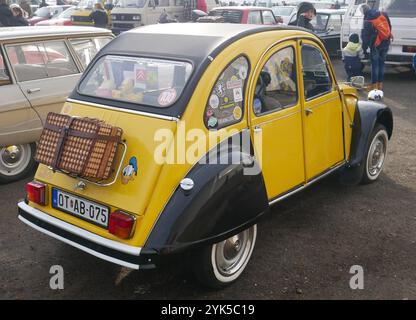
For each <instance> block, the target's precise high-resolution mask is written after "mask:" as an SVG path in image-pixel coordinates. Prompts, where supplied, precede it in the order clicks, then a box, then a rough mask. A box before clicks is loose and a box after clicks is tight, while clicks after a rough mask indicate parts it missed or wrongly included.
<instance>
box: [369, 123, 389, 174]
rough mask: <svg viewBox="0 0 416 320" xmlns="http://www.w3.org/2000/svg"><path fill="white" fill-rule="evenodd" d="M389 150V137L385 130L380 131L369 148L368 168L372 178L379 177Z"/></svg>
mask: <svg viewBox="0 0 416 320" xmlns="http://www.w3.org/2000/svg"><path fill="white" fill-rule="evenodd" d="M386 151H387V137H386V133H385V132H384V131H379V132H378V133H377V135H376V136H375V137H374V139H373V141H372V143H371V145H370V149H369V150H368V157H367V168H368V175H369V177H370V178H373V179H375V178H377V177H378V175H379V174H380V173H381V170H382V169H383V165H384V160H385V158H386Z"/></svg>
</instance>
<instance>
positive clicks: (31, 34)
mask: <svg viewBox="0 0 416 320" xmlns="http://www.w3.org/2000/svg"><path fill="white" fill-rule="evenodd" d="M91 33H108V34H111V32H110V30H108V29H101V28H94V27H75V26H41V27H38V26H30V27H3V28H1V32H0V40H10V39H12V40H13V39H21V38H26V39H27V38H39V37H48V36H66V35H82V34H91Z"/></svg>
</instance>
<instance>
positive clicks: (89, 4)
mask: <svg viewBox="0 0 416 320" xmlns="http://www.w3.org/2000/svg"><path fill="white" fill-rule="evenodd" d="M95 2H96V0H81V1H80V2H79V3H78V7H79V8H93V7H94V3H95Z"/></svg>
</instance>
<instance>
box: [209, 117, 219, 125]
mask: <svg viewBox="0 0 416 320" xmlns="http://www.w3.org/2000/svg"><path fill="white" fill-rule="evenodd" d="M217 123H218V120H217V118H215V117H210V118H209V119H208V127H210V128H214V127H215V126H216V125H217Z"/></svg>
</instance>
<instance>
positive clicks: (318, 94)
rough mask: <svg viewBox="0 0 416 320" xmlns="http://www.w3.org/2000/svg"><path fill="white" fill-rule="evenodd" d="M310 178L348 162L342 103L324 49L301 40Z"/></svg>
mask: <svg viewBox="0 0 416 320" xmlns="http://www.w3.org/2000/svg"><path fill="white" fill-rule="evenodd" d="M301 58H302V75H303V81H302V82H303V91H304V105H303V119H304V143H305V167H306V179H307V180H310V179H312V178H314V177H316V176H317V175H319V174H321V173H323V172H324V171H326V170H327V169H329V168H331V167H332V166H334V165H335V164H337V163H339V162H341V161H342V160H343V159H344V140H343V131H342V103H341V100H340V96H339V93H338V90H337V89H336V84H335V82H334V80H333V76H332V74H331V71H330V68H329V62H328V61H327V60H326V58H325V56H324V54H323V52H322V50H321V48H320V47H318V46H317V45H316V44H314V43H313V42H312V41H307V40H302V41H301Z"/></svg>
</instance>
